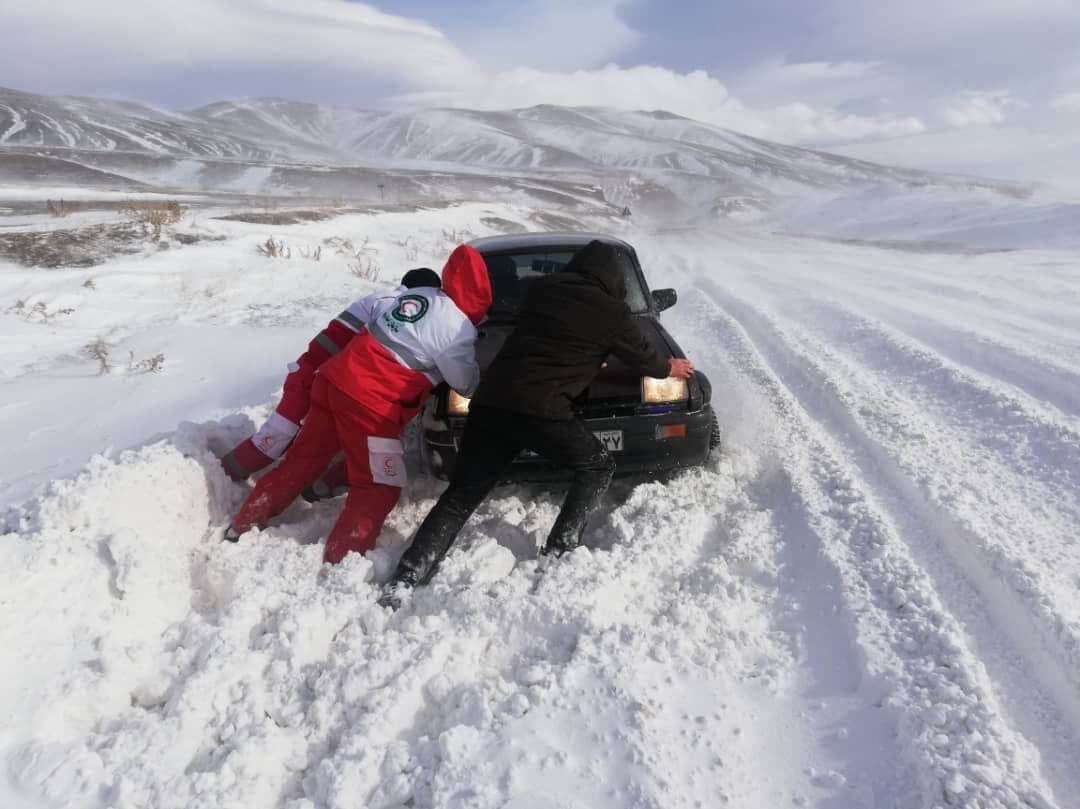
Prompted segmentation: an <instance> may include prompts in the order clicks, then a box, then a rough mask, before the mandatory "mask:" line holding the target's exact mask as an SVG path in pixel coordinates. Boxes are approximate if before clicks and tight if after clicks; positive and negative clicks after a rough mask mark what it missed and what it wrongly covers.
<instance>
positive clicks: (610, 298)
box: [473, 241, 670, 419]
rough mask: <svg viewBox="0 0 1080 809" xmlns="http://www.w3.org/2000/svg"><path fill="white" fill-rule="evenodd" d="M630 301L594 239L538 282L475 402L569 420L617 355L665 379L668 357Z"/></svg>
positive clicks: (607, 249) (608, 254)
mask: <svg viewBox="0 0 1080 809" xmlns="http://www.w3.org/2000/svg"><path fill="white" fill-rule="evenodd" d="M625 296H626V288H625V286H624V281H623V275H622V271H621V270H620V269H619V265H618V254H617V252H616V249H615V248H614V247H612V246H611V245H609V244H605V243H604V242H600V241H592V242H589V244H587V245H586V246H585V247H583V248H582V249H581V250H579V251H578V252H577V253H576V254H575V255H574V257H573V258H572V259H571V260H570V262H569V263H568V264H567V265H566V267H565V268H564V269H563V271H562V272H558V273H552V274H551V275H548V276H545V277H543V278H540V279H538V280H536V281H535V282H533V284H532V286H531V288H530V289H529V291H528V292H527V293H526V296H525V300H524V301H523V302H522V304H521V311H520V314H519V317H518V324H517V327H516V328H515V329H514V332H513V333H512V334H511V335H510V337H509V338H508V339H507V341H506V344H505V345H504V346H503V348H502V350H501V351H500V352H499V354H498V355H497V356H496V357H495V359H494V361H493V362H492V363H491V366H490V367H489V368H488V369H487V371H485V372H484V375H483V378H482V379H481V380H480V387H479V389H478V390H477V392H476V396H475V397H474V398H473V401H474V402H475V403H476V404H477V405H481V406H484V407H494V408H499V409H501V410H509V411H511V412H514V413H524V414H526V415H530V416H536V417H539V418H547V419H571V418H573V416H574V414H573V407H572V402H573V400H574V399H576V398H577V397H578V396H580V395H581V394H582V393H583V392H584V391H585V389H586V388H587V387H588V386H589V384H590V383H591V382H592V381H593V379H594V378H595V377H596V375H597V373H598V372H599V371H600V366H601V365H602V364H603V362H604V360H605V359H607V358H608V356H610V355H612V354H614V355H615V356H616V357H618V358H619V359H620V360H622V361H623V362H625V363H626V364H627V365H629V366H630V367H631V368H636V369H638V370H639V371H640V373H641V374H642V375H644V376H654V377H659V378H663V377H666V376H667V375H668V372H669V370H670V366H669V361H668V358H667V357H666V356H664V355H662V354H661V353H660V352H659V351H657V350H656V349H655V348H654V347H653V346H652V345H651V344H650V343H649V341H648V340H647V339H646V338H645V335H644V334H643V333H642V331H641V328H640V327H639V326H638V324H637V322H636V318H635V317H634V315H633V314H631V312H630V307H628V306H627V305H626V303H625V302H624V300H623V298H624V297H625Z"/></svg>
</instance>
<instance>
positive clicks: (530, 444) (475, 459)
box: [393, 405, 615, 586]
mask: <svg viewBox="0 0 1080 809" xmlns="http://www.w3.org/2000/svg"><path fill="white" fill-rule="evenodd" d="M526 449H527V450H532V451H533V452H535V453H537V454H538V455H540V456H542V457H544V458H546V459H548V460H550V461H554V462H556V463H558V464H562V465H563V466H566V467H568V468H570V469H571V470H573V472H574V479H573V482H572V484H571V486H570V490H569V492H567V495H566V500H565V501H564V502H563V506H562V510H561V511H560V512H559V517H558V519H556V520H555V525H554V526H553V527H552V529H551V533H550V534H549V535H548V539H547V542H546V543H545V545H544V548H543V552H544V553H555V554H562V553H564V552H565V551H567V550H570V549H572V548H574V547H576V546H577V545H578V543H579V542H580V541H581V535H582V534H583V533H584V531H585V526H586V524H587V522H588V520H589V516H590V515H591V514H592V512H593V511H594V510H595V509H596V507H597V506H598V505H599V503H600V499H601V498H602V497H603V495H604V492H605V491H607V488H608V486H609V485H610V483H611V477H612V475H613V474H614V472H615V461H614V460H613V459H612V457H611V455H610V454H609V453H608V451H607V450H606V449H604V445H603V444H601V443H600V441H599V439H597V437H596V436H595V435H593V434H592V433H591V432H589V431H588V430H587V429H586V428H585V425H584V424H582V423H581V422H580V421H578V420H576V419H573V420H570V421H553V420H550V419H539V418H533V417H530V416H523V415H520V414H518V413H510V412H508V411H505V410H499V409H496V408H491V407H481V406H479V405H474V406H473V408H472V410H471V411H470V412H469V419H468V421H467V422H466V423H465V435H464V437H463V439H462V442H461V448H460V450H459V451H458V458H457V465H456V466H455V468H454V475H453V478H452V479H451V481H450V486H449V488H448V489H447V490H446V491H445V492H443V495H442V497H440V498H439V502H438V503H436V504H435V508H433V509H432V510H431V513H430V514H428V516H427V519H425V520H424V522H423V524H422V525H421V526H420V529H419V530H418V531H417V532H416V536H415V537H414V538H413V543H412V546H411V547H410V548H409V549H408V550H407V551H406V552H405V555H404V556H403V557H402V558H401V562H400V564H399V565H398V569H397V571H396V572H395V574H394V578H393V581H394V582H400V583H403V584H406V585H409V586H414V585H416V584H422V583H424V582H426V581H427V580H428V579H430V578H431V576H432V575H433V574H434V572H435V570H436V568H437V567H438V566H439V562H441V561H442V559H443V557H444V556H445V555H446V553H447V551H449V550H450V546H451V545H453V543H454V540H455V539H456V538H457V535H458V533H460V531H461V529H462V527H463V526H464V525H465V522H466V521H467V520H468V519H469V516H470V515H471V514H472V513H473V512H474V511H475V510H476V507H477V506H479V505H480V503H481V502H483V500H484V498H485V497H487V495H488V494H489V493H490V492H491V490H492V489H493V488H494V487H495V484H496V483H498V482H499V480H500V479H501V478H502V476H503V474H504V472H505V471H506V468H507V466H509V465H510V463H511V462H512V461H513V460H514V459H515V458H517V457H518V455H519V454H520V453H521V451H522V450H526Z"/></svg>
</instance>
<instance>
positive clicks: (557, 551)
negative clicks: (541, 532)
mask: <svg viewBox="0 0 1080 809" xmlns="http://www.w3.org/2000/svg"><path fill="white" fill-rule="evenodd" d="M576 547H577V545H567V544H565V543H563V542H546V543H544V546H543V547H542V548H541V549H540V555H541V556H554V557H555V558H556V559H558V558H559V557H560V556H562V555H563V554H564V553H570V551H572V550H574V548H576Z"/></svg>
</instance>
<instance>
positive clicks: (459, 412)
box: [446, 388, 472, 416]
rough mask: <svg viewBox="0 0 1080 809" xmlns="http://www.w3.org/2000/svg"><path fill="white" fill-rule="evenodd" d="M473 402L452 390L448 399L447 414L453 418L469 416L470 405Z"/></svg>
mask: <svg viewBox="0 0 1080 809" xmlns="http://www.w3.org/2000/svg"><path fill="white" fill-rule="evenodd" d="M471 402H472V399H470V398H468V397H467V396H462V395H461V394H460V393H458V392H457V391H456V390H454V389H453V388H451V389H450V395H449V396H447V397H446V412H447V413H449V414H450V415H451V416H467V415H469V404H470V403H471Z"/></svg>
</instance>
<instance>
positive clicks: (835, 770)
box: [0, 203, 1080, 809]
mask: <svg viewBox="0 0 1080 809" xmlns="http://www.w3.org/2000/svg"><path fill="white" fill-rule="evenodd" d="M532 214H533V212H532V211H530V210H529V209H527V208H524V207H521V206H508V205H487V204H481V203H469V204H462V205H459V206H455V207H451V208H449V209H437V210H424V211H418V212H402V213H384V214H380V215H372V216H360V215H352V216H347V217H340V218H337V219H332V220H328V221H324V222H318V223H310V224H304V225H297V226H290V227H287V228H279V229H276V230H271V229H268V228H266V227H263V226H255V225H244V224H240V223H236V222H213V223H212V224H206V225H204V226H205V227H208V228H213V229H214V230H215V232H217V233H219V234H220V235H224V236H226V237H227V239H226V241H224V242H220V243H211V244H200V245H197V246H192V247H185V248H182V249H177V250H170V251H168V252H165V253H159V254H153V255H140V256H133V257H129V258H124V259H118V260H115V261H113V262H110V263H109V264H107V265H105V266H103V267H99V268H94V269H91V270H77V271H76V270H52V271H48V272H44V271H40V270H23V269H17V268H15V267H13V266H2V267H0V302H3V308H2V311H0V329H2V332H3V334H4V336H5V338H6V339H5V340H4V341H3V343H2V344H0V345H2V347H0V352H2V353H0V359H2V362H0V368H2V369H3V370H2V373H3V378H2V379H0V390H2V391H3V394H2V397H0V402H2V404H0V413H3V419H2V421H0V430H2V433H0V438H2V443H3V446H4V447H5V452H4V453H2V454H0V481H2V484H0V498H2V502H4V503H6V504H7V506H8V510H7V511H6V512H4V516H2V518H0V519H2V521H0V533H2V534H3V536H2V537H0V609H2V612H3V614H4V616H5V620H4V621H3V622H0V649H3V650H4V656H3V658H2V662H0V806H2V807H4V808H5V809H44V808H45V807H79V808H80V809H81V808H82V807H85V808H86V809H105V807H115V808H116V809H127V808H128V807H131V808H132V809H134V808H135V807H139V809H142V808H143V807H185V809H188V808H194V807H207V808H208V809H209V808H210V807H215V808H217V807H284V808H285V809H316V808H318V809H324V808H325V809H353V808H355V807H373V808H378V809H392V808H396V807H462V809H464V807H470V808H472V807H476V808H477V809H479V808H481V807H483V808H486V807H516V808H517V809H525V807H529V808H530V809H534V808H540V809H547V808H548V807H551V808H554V807H589V809H603V808H604V807H612V809H614V808H615V807H620V808H621V807H650V808H652V807H655V809H672V808H673V807H717V806H731V807H740V809H744V808H749V809H775V808H776V807H782V806H796V807H810V806H813V807H822V808H823V809H824V808H825V807H829V809H836V808H838V807H844V808H848V807H850V808H851V809H854V808H855V807H860V808H861V807H896V809H901V808H903V809H910V808H911V807H928V808H929V807H935V808H936V807H941V808H942V809H944V807H971V809H975V808H976V807H978V808H979V809H991V808H994V809H1031V807H1036V808H1037V809H1051V808H1052V807H1060V808H1061V809H1067V808H1068V807H1071V806H1075V805H1076V800H1077V798H1076V796H1077V795H1080V772H1078V771H1077V769H1076V766H1075V763H1076V762H1077V761H1080V598H1078V596H1077V592H1078V586H1080V549H1078V546H1077V542H1076V539H1077V526H1078V525H1080V393H1078V392H1080V319H1078V318H1077V316H1076V312H1077V311H1078V308H1077V307H1078V304H1080V274H1078V271H1077V266H1078V258H1080V256H1078V255H1077V253H1076V252H1074V251H1072V250H1071V249H1066V247H1065V246H1060V245H1059V247H1061V249H1056V250H1050V249H1042V248H1039V249H1024V250H1016V251H1013V252H991V253H984V252H979V251H978V250H976V249H974V248H980V247H984V246H985V245H983V244H981V243H980V242H979V240H978V239H976V240H975V241H974V242H973V243H972V244H971V247H972V248H973V249H972V251H971V252H968V253H958V252H956V251H952V252H948V253H945V252H935V250H934V249H933V246H932V245H927V246H925V248H924V249H921V250H918V251H912V250H910V249H909V250H905V251H902V252H901V251H898V250H893V249H885V248H882V247H871V246H865V245H852V244H843V243H837V242H833V241H819V240H815V239H810V238H795V237H788V236H783V235H777V234H775V233H771V232H768V231H767V230H766V229H765V228H764V227H763V226H751V225H743V226H736V225H735V224H733V223H730V222H729V223H722V224H717V225H716V226H715V227H714V228H713V229H708V228H704V227H703V228H695V229H685V230H671V229H666V230H662V231H661V230H651V229H650V228H649V227H647V226H645V225H641V224H638V225H634V226H631V225H629V224H626V223H620V224H619V225H617V226H616V225H612V224H610V223H608V229H609V230H611V229H612V228H614V227H618V228H619V235H622V236H624V237H626V238H628V239H630V240H631V241H632V242H633V243H634V244H635V246H636V247H637V249H638V251H639V254H640V255H641V258H642V261H643V265H644V266H645V268H646V273H647V275H648V276H649V280H650V282H651V285H652V286H653V288H658V287H664V286H674V287H676V288H677V289H678V290H679V293H680V302H679V304H678V306H677V307H676V308H674V309H672V310H671V311H670V312H667V313H665V315H664V322H665V325H666V326H667V328H668V329H669V330H670V331H671V332H672V333H673V334H674V335H675V337H676V338H677V339H678V340H679V342H680V343H681V345H682V346H683V348H684V349H685V350H686V351H687V353H688V354H689V356H690V357H691V358H692V359H693V360H694V361H695V362H696V364H697V365H698V366H699V367H700V368H702V369H703V370H704V371H705V372H706V373H708V374H709V376H710V377H711V379H712V381H713V385H714V389H715V390H714V395H713V401H714V405H715V406H716V408H717V410H718V412H719V415H720V420H721V424H722V428H723V432H724V446H723V448H722V451H720V452H719V453H717V454H716V455H715V456H714V457H713V458H712V459H711V460H710V462H709V463H708V464H707V466H706V467H705V468H702V469H698V470H693V471H688V472H685V473H682V474H679V475H677V476H675V477H674V479H672V480H670V481H666V482H649V483H644V484H641V483H639V484H636V485H635V484H634V483H633V482H620V483H618V484H617V485H616V486H615V488H614V489H613V492H612V494H611V495H610V496H609V498H608V500H607V502H606V503H605V505H604V507H603V508H602V509H601V511H600V513H598V514H597V515H596V516H595V518H594V521H593V522H592V524H591V527H590V529H589V532H588V534H587V544H588V547H587V548H584V549H581V550H578V551H576V552H574V553H573V554H571V555H569V556H567V557H564V558H563V559H561V560H557V561H551V562H548V563H546V564H545V565H541V564H540V563H538V561H537V558H536V546H537V544H538V543H539V542H541V541H542V540H543V538H544V536H545V535H546V532H547V530H548V529H549V528H550V526H551V524H552V522H553V520H554V518H555V514H556V512H557V507H558V503H559V496H560V495H559V492H558V491H554V490H549V489H547V488H544V487H533V486H512V487H504V488H501V489H499V490H497V492H496V493H495V495H494V496H492V497H491V498H490V499H489V500H488V501H487V502H486V503H485V504H484V505H483V506H482V507H481V509H480V510H479V512H478V514H477V515H476V516H475V517H474V518H473V520H472V521H471V522H470V523H469V525H468V526H467V528H466V529H465V531H464V532H463V533H462V535H461V537H460V539H459V541H458V543H457V545H456V546H455V548H454V550H453V551H452V552H451V554H450V556H449V557H448V559H447V561H446V563H445V565H444V566H443V568H442V569H441V570H440V573H439V575H438V576H437V578H436V579H435V581H434V582H433V584H432V585H430V586H429V587H425V588H421V589H419V590H418V591H417V592H416V593H415V594H414V595H413V597H412V598H411V600H410V601H409V602H408V603H407V604H406V605H405V606H404V607H403V608H402V609H401V610H400V611H398V612H397V613H393V614H391V613H389V612H386V611H384V610H382V609H380V608H379V607H377V606H376V604H375V598H376V596H377V592H378V590H377V586H378V583H379V582H380V581H383V580H385V578H386V577H387V576H388V575H389V572H390V570H391V569H392V567H393V564H394V562H395V560H396V558H397V557H398V556H399V555H400V553H401V551H402V549H403V548H404V547H405V545H406V543H407V542H408V538H409V537H410V536H411V533H412V532H413V530H414V529H415V527H416V526H417V525H418V523H419V521H420V520H421V519H422V518H423V516H424V514H425V513H426V512H427V510H428V509H429V508H430V506H431V504H432V503H433V501H434V498H435V497H436V496H437V495H438V492H439V490H440V485H439V484H437V483H435V482H433V481H429V480H426V479H423V478H417V479H415V480H414V481H413V482H412V483H411V484H410V486H409V487H408V489H407V490H406V492H405V496H404V497H403V499H402V502H401V504H400V506H399V507H398V508H397V509H396V510H395V511H394V513H393V514H392V515H391V517H390V519H389V520H388V522H387V525H386V527H385V528H384V530H383V532H382V535H381V537H380V540H379V548H378V549H376V550H375V551H373V552H372V553H371V554H369V555H368V556H367V557H366V558H361V557H356V556H350V557H349V558H347V559H346V561H345V562H344V563H343V564H341V565H339V566H337V567H333V568H331V567H321V566H320V559H321V547H320V543H321V541H322V540H323V539H324V538H325V535H326V533H327V531H328V530H329V527H330V526H331V525H332V523H333V520H334V518H335V516H336V514H337V512H338V509H339V508H340V504H339V503H336V502H326V503H320V504H318V505H316V506H308V505H306V504H303V503H300V504H297V505H294V506H293V507H292V508H290V509H289V510H288V511H287V512H286V513H285V514H284V515H282V517H281V518H279V520H277V521H275V523H274V524H273V525H272V526H271V527H270V528H268V529H267V530H265V531H262V532H253V533H252V534H249V535H246V536H245V537H243V538H242V540H241V542H240V543H239V544H238V545H235V546H234V545H230V544H223V543H222V542H221V541H220V540H221V531H222V528H223V527H224V526H225V524H226V523H227V522H228V519H229V518H230V516H231V515H232V513H233V512H234V511H235V509H236V508H237V507H238V505H239V503H240V502H241V500H242V499H243V497H244V495H245V492H246V491H248V488H247V486H246V485H238V484H235V483H233V482H231V481H229V480H228V479H227V478H226V477H225V476H224V474H223V473H222V472H221V470H220V468H219V466H218V462H217V454H218V453H220V452H221V451H222V450H223V449H224V448H226V447H228V446H230V445H231V443H232V442H234V441H236V440H238V439H239V438H240V437H242V436H243V435H244V434H245V431H246V430H248V429H250V428H251V426H252V424H253V423H254V422H257V421H259V420H260V419H261V418H263V417H265V416H266V414H267V413H268V412H269V409H270V407H271V406H272V404H273V401H274V394H275V393H276V388H277V387H278V386H279V384H280V380H281V378H282V376H283V375H284V365H285V363H286V362H288V361H289V360H291V359H292V358H293V357H294V356H295V355H296V354H297V353H299V351H301V350H302V349H303V346H304V345H305V343H306V341H307V340H308V339H310V337H311V336H313V335H314V333H315V332H316V331H317V330H318V329H319V328H321V327H322V325H323V324H324V323H325V322H326V320H327V319H329V317H331V316H332V315H333V314H335V313H336V312H337V311H338V310H339V309H340V308H341V307H342V306H344V305H345V304H346V303H348V301H349V300H351V299H352V298H353V297H356V296H358V295H360V294H363V292H365V291H367V290H368V289H371V288H373V287H372V285H371V284H370V283H368V282H361V281H358V280H357V279H356V278H354V277H353V276H352V275H350V273H349V272H348V271H347V269H346V268H345V261H346V259H345V258H344V257H342V256H340V255H337V254H334V253H333V251H332V250H328V249H326V248H324V257H323V260H322V261H320V262H313V261H310V260H305V259H303V258H300V257H297V252H298V249H299V248H300V247H304V248H308V247H311V246H315V245H318V244H320V243H321V242H322V241H323V240H324V239H327V238H331V237H343V238H350V239H352V240H353V243H354V244H355V245H359V244H361V243H364V240H365V238H367V239H368V241H367V242H366V245H367V247H368V248H370V250H371V251H372V255H373V256H377V257H378V260H379V261H380V263H381V264H382V265H383V266H384V267H385V268H386V269H384V274H383V277H382V278H381V279H380V281H381V282H384V283H386V282H391V281H393V280H395V279H396V277H397V275H398V274H399V273H400V271H401V270H403V269H405V268H407V267H410V266H417V265H420V264H425V263H426V264H429V265H431V266H434V267H439V266H441V261H442V258H443V256H445V254H446V253H447V252H448V250H449V246H450V245H448V244H447V243H446V241H447V240H446V236H445V233H444V230H445V229H454V230H456V231H457V232H458V233H461V232H464V231H468V232H469V233H470V234H471V235H472V236H480V235H487V234H488V233H490V232H491V230H490V228H489V227H486V226H485V225H484V224H483V223H482V222H481V219H483V218H490V217H499V218H501V219H504V220H510V221H514V222H520V223H522V224H526V225H528V224H529V221H530V216H532ZM586 224H592V225H594V226H597V225H600V224H602V223H586ZM268 235H273V236H275V237H276V238H280V239H282V240H284V241H285V242H286V243H288V244H289V245H291V246H293V248H294V254H293V255H294V257H293V258H291V259H288V260H268V259H264V258H260V257H258V256H257V255H256V254H255V250H254V248H255V245H256V244H257V243H258V242H260V241H263V240H265V239H266V238H267V236H268ZM830 235H836V234H830ZM406 236H411V237H412V242H411V244H413V245H414V248H412V249H416V250H417V252H409V253H408V254H406V252H405V250H406V248H404V247H403V246H402V244H401V243H402V241H403V240H404V239H405V237H406ZM860 238H861V237H860ZM873 238H875V239H893V238H906V237H905V236H903V235H902V234H897V233H895V232H887V231H885V230H882V231H881V232H875V233H874V234H873ZM1031 241H1032V243H1035V242H1037V241H1038V239H1037V238H1035V237H1032V239H1031ZM88 278H92V279H93V285H92V287H85V286H83V284H84V282H85V281H86V279H88ZM15 300H22V301H23V306H22V307H20V308H19V309H15V308H13V307H12V306H10V304H13V303H14V301H15ZM38 303H41V304H43V306H42V307H38V306H37V304H38ZM68 310H71V311H68ZM35 313H36V314H35ZM62 313H63V314H62ZM98 337H101V338H102V339H103V340H105V341H106V343H107V344H108V346H109V348H110V353H111V355H113V356H116V357H118V358H119V359H120V361H119V362H118V363H117V365H118V366H119V367H118V368H117V369H115V370H114V372H113V373H111V374H104V375H97V366H96V364H95V363H94V362H93V361H92V360H90V359H88V358H86V357H85V356H83V355H82V354H81V349H82V347H83V346H84V345H85V344H86V343H88V342H91V341H92V340H94V339H97V338H98ZM131 351H133V352H134V354H135V357H136V358H142V357H145V356H149V355H152V354H156V353H163V354H164V355H165V365H164V368H163V369H162V370H161V371H160V372H159V373H145V374H137V373H134V372H126V371H125V366H126V358H127V356H128V352H131ZM107 448H110V449H107Z"/></svg>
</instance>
